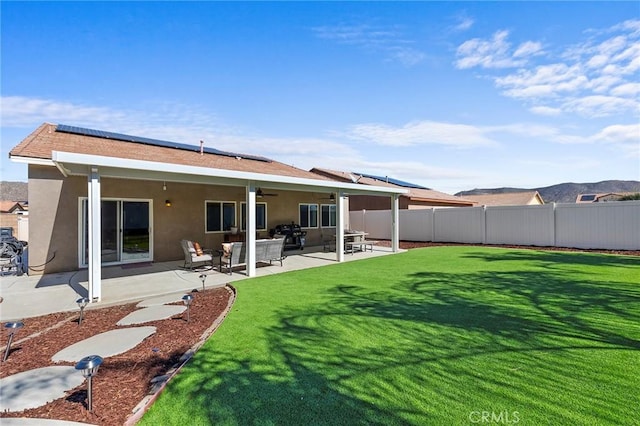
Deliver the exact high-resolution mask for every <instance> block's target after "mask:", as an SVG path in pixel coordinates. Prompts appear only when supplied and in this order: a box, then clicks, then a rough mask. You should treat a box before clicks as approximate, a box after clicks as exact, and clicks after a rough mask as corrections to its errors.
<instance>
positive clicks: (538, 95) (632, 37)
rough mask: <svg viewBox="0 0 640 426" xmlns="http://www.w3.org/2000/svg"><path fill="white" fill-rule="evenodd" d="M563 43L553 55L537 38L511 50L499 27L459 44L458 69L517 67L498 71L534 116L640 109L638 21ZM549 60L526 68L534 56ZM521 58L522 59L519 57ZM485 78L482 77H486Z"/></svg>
mask: <svg viewBox="0 0 640 426" xmlns="http://www.w3.org/2000/svg"><path fill="white" fill-rule="evenodd" d="M589 33H590V34H591V36H590V37H589V38H588V39H586V40H584V41H582V42H580V43H578V44H576V45H573V46H568V47H565V48H564V50H563V51H562V53H561V54H560V55H558V57H556V58H552V57H550V55H549V54H548V53H547V52H543V51H542V46H541V44H539V43H536V42H530V41H529V42H525V43H522V44H521V45H520V46H519V48H518V49H516V51H515V52H514V53H513V54H510V52H511V46H510V43H509V41H508V36H509V33H508V32H507V31H499V32H497V33H495V34H494V35H493V37H492V39H490V40H482V39H479V38H476V39H472V40H468V41H466V42H464V43H463V44H461V45H460V47H458V51H457V59H456V62H455V64H456V66H457V67H458V68H462V69H464V68H472V67H478V68H483V69H486V70H489V69H491V68H493V69H498V68H507V67H517V69H516V70H514V71H513V72H509V73H507V74H504V75H494V76H492V78H493V79H494V82H495V85H496V87H498V88H500V89H502V94H503V95H505V96H507V97H511V98H515V99H520V100H522V101H523V102H525V103H527V104H531V105H532V106H531V107H530V110H531V111H532V112H534V113H536V114H545V115H549V114H554V115H559V114H562V113H571V114H577V115H580V116H583V117H587V118H595V117H606V116H611V115H623V114H632V115H636V114H637V113H638V112H639V111H640V103H639V100H638V96H637V93H638V92H637V89H636V88H635V85H636V84H637V72H638V70H640V40H639V38H640V20H629V21H625V22H623V23H621V24H618V25H615V26H612V27H610V28H607V29H605V30H604V31H602V30H601V31H590V32H589ZM542 53H545V55H544V58H545V59H547V63H541V62H540V61H542V60H543V59H538V60H539V63H538V64H537V65H534V66H533V67H530V68H529V67H525V65H527V62H525V61H524V59H525V58H526V60H527V61H529V60H532V59H533V58H534V57H540V58H542V55H541V54H542ZM520 57H522V59H523V60H517V59H518V58H520ZM483 77H484V76H483Z"/></svg>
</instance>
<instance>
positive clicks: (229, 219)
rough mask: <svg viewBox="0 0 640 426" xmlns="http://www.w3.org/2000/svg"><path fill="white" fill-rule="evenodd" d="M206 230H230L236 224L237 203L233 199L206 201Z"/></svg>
mask: <svg viewBox="0 0 640 426" xmlns="http://www.w3.org/2000/svg"><path fill="white" fill-rule="evenodd" d="M205 215H206V217H205V220H206V223H205V227H206V229H205V231H206V232H222V231H229V230H230V229H231V227H232V226H236V203H234V202H232V201H205Z"/></svg>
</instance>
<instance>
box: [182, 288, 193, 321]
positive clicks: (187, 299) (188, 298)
mask: <svg viewBox="0 0 640 426" xmlns="http://www.w3.org/2000/svg"><path fill="white" fill-rule="evenodd" d="M182 301H183V302H184V304H185V305H187V322H189V320H190V318H189V311H190V310H191V302H193V296H192V295H190V294H185V295H184V296H182Z"/></svg>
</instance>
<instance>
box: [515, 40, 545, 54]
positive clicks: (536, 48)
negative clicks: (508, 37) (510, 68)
mask: <svg viewBox="0 0 640 426" xmlns="http://www.w3.org/2000/svg"><path fill="white" fill-rule="evenodd" d="M542 53H543V52H542V44H541V43H538V42H533V41H527V42H525V43H522V44H521V45H520V46H519V47H518V48H517V49H516V51H515V52H513V57H514V58H522V57H527V56H532V55H541V54H542Z"/></svg>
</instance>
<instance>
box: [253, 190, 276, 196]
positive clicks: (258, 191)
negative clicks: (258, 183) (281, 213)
mask: <svg viewBox="0 0 640 426" xmlns="http://www.w3.org/2000/svg"><path fill="white" fill-rule="evenodd" d="M277 196H278V194H269V193H267V192H263V191H262V188H258V190H257V191H256V197H257V198H262V197H277Z"/></svg>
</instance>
